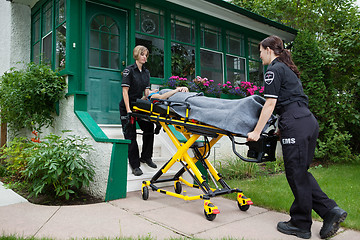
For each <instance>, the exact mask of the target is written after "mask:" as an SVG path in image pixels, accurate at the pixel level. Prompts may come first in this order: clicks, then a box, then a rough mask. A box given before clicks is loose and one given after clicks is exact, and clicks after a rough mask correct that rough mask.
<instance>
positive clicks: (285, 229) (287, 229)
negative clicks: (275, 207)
mask: <svg viewBox="0 0 360 240" xmlns="http://www.w3.org/2000/svg"><path fill="white" fill-rule="evenodd" d="M277 230H278V231H279V232H282V233H285V234H288V235H295V236H297V237H299V238H305V239H309V238H311V232H310V231H308V230H305V229H301V228H298V227H295V226H294V225H292V224H291V222H290V221H289V222H279V223H278V225H277Z"/></svg>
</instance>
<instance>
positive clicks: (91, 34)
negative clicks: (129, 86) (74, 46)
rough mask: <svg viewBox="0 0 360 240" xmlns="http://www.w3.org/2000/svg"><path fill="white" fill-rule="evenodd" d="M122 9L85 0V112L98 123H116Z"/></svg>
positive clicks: (123, 48) (122, 48)
mask: <svg viewBox="0 0 360 240" xmlns="http://www.w3.org/2000/svg"><path fill="white" fill-rule="evenodd" d="M126 14H127V13H126V12H125V11H123V10H121V9H116V8H110V7H106V6H103V5H99V4H94V3H87V4H86V22H87V26H86V29H87V36H86V65H85V66H86V69H85V89H86V91H87V92H88V94H89V95H88V106H87V107H88V112H89V114H90V115H91V116H92V117H93V118H94V120H95V121H96V122H97V123H98V124H119V123H120V113H119V101H120V100H121V80H122V78H121V72H122V70H123V69H124V68H125V65H126Z"/></svg>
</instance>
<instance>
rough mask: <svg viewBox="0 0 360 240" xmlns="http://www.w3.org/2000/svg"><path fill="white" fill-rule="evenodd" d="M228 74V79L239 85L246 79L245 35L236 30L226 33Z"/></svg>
mask: <svg viewBox="0 0 360 240" xmlns="http://www.w3.org/2000/svg"><path fill="white" fill-rule="evenodd" d="M226 46H227V51H226V52H227V54H226V76H227V81H230V82H231V83H232V84H233V85H235V86H239V85H240V83H241V82H242V81H246V58H245V44H244V36H243V35H241V34H238V33H235V32H230V31H227V33H226Z"/></svg>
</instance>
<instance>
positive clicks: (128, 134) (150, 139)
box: [120, 108, 154, 169]
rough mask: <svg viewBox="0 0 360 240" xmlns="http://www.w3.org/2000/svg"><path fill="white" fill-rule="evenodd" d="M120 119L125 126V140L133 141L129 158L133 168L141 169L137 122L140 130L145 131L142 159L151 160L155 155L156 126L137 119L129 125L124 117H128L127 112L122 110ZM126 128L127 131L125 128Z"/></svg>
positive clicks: (129, 150) (130, 145)
mask: <svg viewBox="0 0 360 240" xmlns="http://www.w3.org/2000/svg"><path fill="white" fill-rule="evenodd" d="M120 115H121V117H120V119H121V124H122V126H123V133H124V137H125V139H129V140H131V143H130V144H129V149H128V158H129V163H130V166H131V168H133V169H134V168H138V167H140V154H139V146H138V143H137V141H136V122H137V123H138V124H139V127H140V129H141V130H142V131H143V145H142V151H141V159H150V158H151V157H152V154H153V146H154V124H153V123H152V122H148V121H144V120H142V119H136V120H134V121H133V123H127V122H126V121H125V120H124V119H123V118H122V117H124V116H126V115H127V113H126V110H125V111H124V110H123V109H121V108H120ZM125 126H126V131H124V127H125Z"/></svg>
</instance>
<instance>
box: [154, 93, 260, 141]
mask: <svg viewBox="0 0 360 240" xmlns="http://www.w3.org/2000/svg"><path fill="white" fill-rule="evenodd" d="M169 95H170V96H169ZM154 99H161V100H165V102H164V103H165V104H166V105H169V106H170V107H171V110H172V111H174V112H175V113H176V114H177V115H179V116H181V117H184V118H185V117H188V118H189V119H193V120H196V121H199V122H202V123H205V124H208V125H211V126H214V127H217V128H220V129H223V130H225V131H229V132H231V133H235V134H239V135H241V136H244V137H246V136H247V133H248V132H249V131H251V130H252V129H254V127H255V125H256V123H257V120H258V118H259V116H260V112H261V109H262V107H263V105H264V103H265V99H264V98H263V97H261V96H258V95H252V96H249V97H246V98H242V99H233V100H229V99H220V98H212V97H206V96H204V94H203V93H196V92H188V89H187V88H178V89H163V90H161V91H158V92H156V93H154V94H152V95H151V96H150V99H149V100H154ZM166 100H168V101H166ZM179 103H184V104H179ZM187 106H188V107H187ZM187 111H189V114H188V116H187V114H186V112H187Z"/></svg>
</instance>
